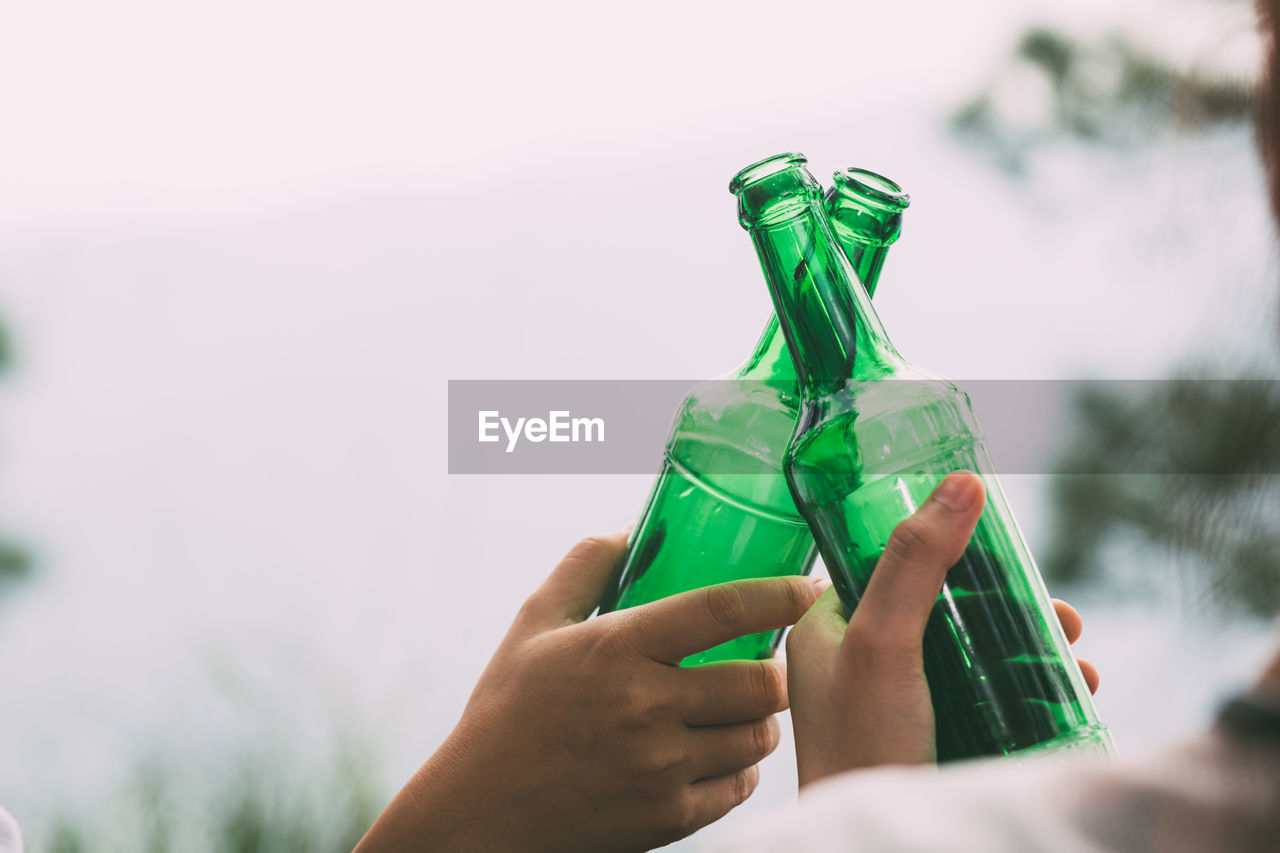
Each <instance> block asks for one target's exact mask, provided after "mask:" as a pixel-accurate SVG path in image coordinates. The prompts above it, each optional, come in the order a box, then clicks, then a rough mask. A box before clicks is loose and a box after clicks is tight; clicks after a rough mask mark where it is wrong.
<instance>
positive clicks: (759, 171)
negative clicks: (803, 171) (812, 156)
mask: <svg viewBox="0 0 1280 853" xmlns="http://www.w3.org/2000/svg"><path fill="white" fill-rule="evenodd" d="M808 162H809V158H807V157H805V156H804V155H803V154H793V153H787V154H775V155H773V156H772V157H766V158H764V159H763V160H761V161H759V162H758V163H752V164H751V165H750V166H747V167H746V168H745V169H743V170H741V171H740V172H738V174H736V175H734V176H733V180H732V181H730V182H729V192H731V193H733V194H734V195H737V194H738V193H740V192H742V191H743V190H744V189H746V188H747V187H749V186H751V185H752V184H754V183H755V182H756V181H759V180H762V179H763V178H767V177H769V176H770V175H775V174H777V173H778V172H781V171H784V170H786V169H790V168H791V167H792V166H803V165H804V164H805V163H808Z"/></svg>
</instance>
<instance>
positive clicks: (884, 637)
mask: <svg viewBox="0 0 1280 853" xmlns="http://www.w3.org/2000/svg"><path fill="white" fill-rule="evenodd" d="M984 502H985V491H984V487H983V483H982V479H981V478H980V477H978V476H977V475H975V474H971V473H967V472H960V473H956V474H951V475H950V476H948V477H946V478H945V479H944V480H943V481H942V483H941V484H940V485H939V486H938V487H937V488H936V489H935V490H934V491H933V493H932V494H931V495H930V496H929V499H928V500H927V501H925V503H924V504H922V505H921V507H920V509H919V510H917V511H916V513H915V514H914V515H912V516H911V517H910V518H909V519H907V520H906V521H904V522H903V523H901V524H899V525H898V526H897V528H895V529H894V532H893V535H892V536H891V537H890V538H889V542H888V545H887V546H886V547H885V549H884V553H883V555H882V556H881V557H880V560H879V562H878V563H877V564H876V567H875V571H874V572H873V573H872V576H871V580H870V581H869V583H868V584H867V589H866V592H865V593H864V594H863V596H862V599H861V600H860V601H859V602H858V607H857V609H856V610H855V611H854V613H853V615H852V617H850V618H849V619H848V621H847V622H846V620H845V610H844V607H843V605H842V604H841V603H840V599H839V597H838V596H837V595H836V594H835V590H834V589H832V590H828V592H827V593H826V594H825V595H824V596H823V597H822V598H821V599H819V600H818V602H817V603H815V604H814V606H813V607H812V608H811V609H810V610H809V612H808V613H806V614H805V616H804V618H802V619H801V620H800V622H799V623H797V625H796V627H795V628H794V629H793V630H792V631H791V634H790V635H789V636H788V638H787V658H788V664H789V669H788V680H789V682H790V684H789V686H790V694H791V699H792V708H791V716H792V719H793V721H794V723H795V740H796V767H797V771H798V774H799V779H800V785H801V786H802V787H803V786H805V785H807V784H809V783H811V782H816V781H818V780H819V779H822V778H825V777H827V776H832V775H835V774H837V773H841V772H844V771H846V770H852V769H855V768H864V767H875V766H880V765H885V764H929V763H932V762H933V761H934V760H935V741H934V732H935V728H934V711H933V704H932V702H931V700H930V694H929V685H928V683H927V681H926V679H925V674H924V659H923V651H922V648H923V639H924V633H925V626H926V624H927V623H928V621H929V617H930V613H931V612H932V610H933V608H934V604H935V602H936V601H937V598H938V591H939V590H940V589H941V588H942V583H943V581H944V580H945V579H946V576H947V570H948V569H949V568H950V567H951V566H952V565H954V564H955V563H956V562H957V561H958V560H959V559H960V557H961V556H962V555H963V554H964V551H965V548H966V547H967V546H968V544H969V539H970V537H971V536H972V535H973V530H974V527H975V525H976V524H977V522H978V518H979V516H981V515H982V510H983V506H984ZM1054 606H1055V610H1056V611H1057V614H1058V618H1059V620H1060V621H1061V622H1062V626H1063V629H1064V631H1065V632H1066V634H1067V638H1068V640H1069V641H1071V642H1075V640H1076V638H1078V637H1079V636H1080V631H1081V622H1080V615H1079V614H1078V613H1076V611H1075V609H1074V608H1072V607H1071V606H1070V605H1068V604H1065V603H1064V602H1057V601H1055V602H1054ZM1080 664H1081V669H1082V671H1083V675H1084V678H1085V681H1086V682H1088V685H1089V688H1090V690H1096V689H1097V684H1098V675H1097V672H1096V670H1094V668H1093V666H1092V665H1090V664H1088V663H1087V662H1085V661H1081V662H1080Z"/></svg>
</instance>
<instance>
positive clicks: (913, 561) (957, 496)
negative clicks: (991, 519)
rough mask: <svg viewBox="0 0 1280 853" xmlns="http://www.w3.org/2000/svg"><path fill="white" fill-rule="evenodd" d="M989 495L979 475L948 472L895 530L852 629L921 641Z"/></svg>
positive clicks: (862, 600) (863, 597)
mask: <svg viewBox="0 0 1280 853" xmlns="http://www.w3.org/2000/svg"><path fill="white" fill-rule="evenodd" d="M985 500H986V491H985V488H984V486H983V483H982V479H981V478H980V477H978V475H977V474H973V473H970V472H968V471H961V472H957V473H955V474H949V475H947V477H946V478H945V479H944V480H943V481H942V482H941V483H940V484H939V485H938V487H937V488H936V489H934V490H933V494H931V495H929V497H928V499H927V500H925V502H924V504H922V505H921V506H920V508H919V509H918V510H916V512H915V514H914V515H912V516H911V517H910V518H908V519H907V520H906V521H904V522H902V523H901V524H899V525H898V526H897V527H895V528H894V529H893V534H892V535H891V536H890V537H889V541H888V542H887V543H886V544H885V548H884V553H883V554H881V555H880V561H879V562H878V563H877V564H876V568H875V571H874V572H872V575H871V580H870V581H869V582H868V583H867V589H866V592H865V593H863V595H862V598H861V600H860V601H859V602H858V607H857V609H856V610H854V613H853V616H852V617H851V619H850V620H849V629H850V630H851V631H853V630H857V631H858V632H859V633H865V634H866V635H868V636H871V637H875V638H877V639H878V640H885V639H908V640H913V641H917V642H918V641H919V640H920V638H921V637H923V636H924V628H925V623H926V622H927V621H928V619H929V613H930V611H932V609H933V605H934V602H935V601H936V600H937V598H938V593H939V592H940V591H941V590H942V582H943V581H944V580H945V579H946V576H947V570H948V569H950V568H951V566H952V565H954V564H955V563H956V562H957V561H958V560H959V559H960V557H961V556H962V555H963V554H964V549H965V547H966V546H967V545H968V544H969V539H970V538H971V537H972V536H973V529H974V527H975V526H976V525H977V523H978V518H979V517H980V516H981V515H982V508H983V505H984V503H985Z"/></svg>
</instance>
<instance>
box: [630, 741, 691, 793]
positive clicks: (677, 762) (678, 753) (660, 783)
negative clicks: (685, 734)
mask: <svg viewBox="0 0 1280 853" xmlns="http://www.w3.org/2000/svg"><path fill="white" fill-rule="evenodd" d="M690 759H691V756H690V755H689V752H688V750H684V749H679V748H666V749H651V750H649V751H647V752H646V753H645V755H644V756H643V758H642V759H641V771H642V773H643V774H644V776H645V777H646V778H647V779H649V780H650V782H651V784H652V785H653V786H654V787H655V788H656V789H657V790H662V789H663V788H665V787H667V785H668V784H669V780H670V779H671V777H673V776H676V775H678V774H679V772H680V770H681V769H683V768H684V767H685V766H687V765H688V764H689V761H690Z"/></svg>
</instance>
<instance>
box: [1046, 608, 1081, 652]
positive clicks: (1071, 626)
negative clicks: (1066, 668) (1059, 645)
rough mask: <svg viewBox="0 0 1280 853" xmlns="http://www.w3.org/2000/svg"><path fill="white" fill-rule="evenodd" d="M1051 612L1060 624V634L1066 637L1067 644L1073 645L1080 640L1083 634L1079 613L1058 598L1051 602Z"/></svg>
mask: <svg viewBox="0 0 1280 853" xmlns="http://www.w3.org/2000/svg"><path fill="white" fill-rule="evenodd" d="M1053 610H1054V612H1055V613H1057V614H1058V621H1059V622H1060V623H1062V633H1064V634H1066V635H1067V642H1068V643H1074V642H1075V641H1076V640H1078V639H1080V635H1081V634H1082V633H1084V619H1082V618H1081V617H1080V611H1079V610H1076V609H1075V608H1074V607H1072V606H1071V605H1070V604H1067V603H1066V602H1065V601H1063V600H1062V599H1060V598H1055V599H1054V600H1053Z"/></svg>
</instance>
